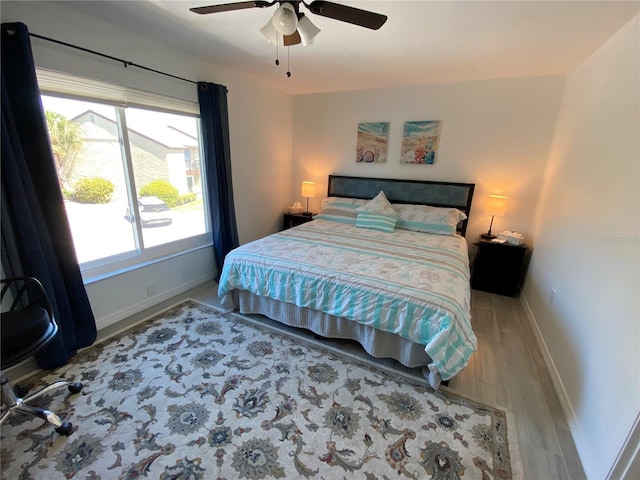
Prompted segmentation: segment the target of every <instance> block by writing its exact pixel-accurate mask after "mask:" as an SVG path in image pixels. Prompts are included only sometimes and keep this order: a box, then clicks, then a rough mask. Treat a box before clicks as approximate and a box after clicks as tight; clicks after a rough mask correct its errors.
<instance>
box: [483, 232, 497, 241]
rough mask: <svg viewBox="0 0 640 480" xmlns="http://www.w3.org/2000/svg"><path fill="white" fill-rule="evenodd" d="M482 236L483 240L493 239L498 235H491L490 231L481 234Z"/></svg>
mask: <svg viewBox="0 0 640 480" xmlns="http://www.w3.org/2000/svg"><path fill="white" fill-rule="evenodd" d="M480 238H482V239H483V240H493V239H494V238H496V236H495V235H491V234H490V233H483V234H482V235H480Z"/></svg>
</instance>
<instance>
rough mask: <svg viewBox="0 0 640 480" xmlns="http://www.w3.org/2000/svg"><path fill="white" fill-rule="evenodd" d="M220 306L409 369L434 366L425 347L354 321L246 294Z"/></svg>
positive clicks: (239, 292) (228, 297)
mask: <svg viewBox="0 0 640 480" xmlns="http://www.w3.org/2000/svg"><path fill="white" fill-rule="evenodd" d="M221 305H222V306H223V308H225V309H227V310H234V309H236V308H238V309H239V311H240V313H244V314H260V315H264V316H266V317H269V318H270V319H272V320H276V321H278V322H280V323H284V324H285V325H289V326H291V327H298V328H305V329H307V330H310V331H312V332H314V333H316V334H318V335H320V336H322V337H326V338H342V339H349V340H355V341H357V342H358V343H360V345H362V347H363V348H364V349H365V350H366V352H367V353H368V354H369V355H371V356H373V357H376V358H393V359H395V360H397V361H398V362H400V363H401V364H402V365H404V366H406V367H409V368H416V367H426V366H427V365H429V364H430V363H431V359H430V357H429V356H428V355H427V353H426V352H425V350H424V345H419V344H417V343H414V342H411V341H409V340H406V339H404V338H402V337H399V336H397V335H394V334H391V333H387V332H383V331H381V330H376V329H374V328H373V327H370V326H368V325H362V324H360V323H357V322H354V321H352V320H347V319H345V318H340V317H335V316H333V315H329V314H327V313H324V312H320V311H317V310H311V309H309V308H305V307H297V306H296V305H293V304H290V303H284V302H280V301H278V300H273V299H271V298H266V297H259V296H257V295H254V294H252V293H250V292H247V291H246V290H233V291H231V292H229V293H228V294H227V295H225V296H224V297H223V298H222V299H221ZM436 388H437V387H436Z"/></svg>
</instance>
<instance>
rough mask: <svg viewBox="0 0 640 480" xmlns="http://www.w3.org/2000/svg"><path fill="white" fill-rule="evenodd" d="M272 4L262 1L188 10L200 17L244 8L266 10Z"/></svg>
mask: <svg viewBox="0 0 640 480" xmlns="http://www.w3.org/2000/svg"><path fill="white" fill-rule="evenodd" d="M275 3H276V2H275V1H274V2H266V1H264V0H255V1H253V2H235V3H224V4H222V5H209V6H207V7H194V8H190V9H189V10H191V11H192V12H193V13H199V14H200V15H205V14H207V13H219V12H230V11H232V10H243V9H245V8H266V7H271V6H272V5H275Z"/></svg>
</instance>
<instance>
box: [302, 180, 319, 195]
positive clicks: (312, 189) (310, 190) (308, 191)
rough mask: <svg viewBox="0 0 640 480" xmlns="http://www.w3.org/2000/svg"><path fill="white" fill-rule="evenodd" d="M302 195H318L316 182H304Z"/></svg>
mask: <svg viewBox="0 0 640 480" xmlns="http://www.w3.org/2000/svg"><path fill="white" fill-rule="evenodd" d="M302 196H303V197H307V198H314V197H315V196H316V182H302Z"/></svg>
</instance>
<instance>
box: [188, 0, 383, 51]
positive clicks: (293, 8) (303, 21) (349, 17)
mask: <svg viewBox="0 0 640 480" xmlns="http://www.w3.org/2000/svg"><path fill="white" fill-rule="evenodd" d="M276 3H278V4H280V6H279V7H278V9H277V10H276V12H275V13H274V15H273V18H272V19H271V21H270V22H268V23H267V25H265V26H264V27H263V28H262V30H261V32H262V33H263V35H265V36H266V37H267V38H268V39H269V40H270V41H271V42H272V43H275V41H274V40H277V35H278V34H281V35H282V36H283V38H284V45H285V46H291V45H297V44H299V43H302V44H303V45H307V44H309V43H312V42H313V38H314V37H315V36H316V35H317V34H318V33H319V32H320V29H318V28H317V27H316V26H315V25H313V24H312V23H311V21H310V20H309V19H308V18H307V17H306V16H305V15H304V13H302V12H300V4H301V3H302V4H303V5H304V6H305V7H306V8H307V9H308V10H309V11H310V12H311V13H314V14H316V15H320V16H322V17H328V18H333V19H334V20H340V21H341V22H346V23H351V24H353V25H358V26H360V27H365V28H369V29H371V30H378V29H379V28H380V27H382V25H384V23H385V22H386V21H387V16H386V15H381V14H379V13H374V12H370V11H368V10H362V9H360V8H354V7H349V6H347V5H340V4H338V3H333V2H327V1H324V0H315V1H313V2H311V3H305V2H304V0H302V1H301V0H286V1H280V0H274V1H271V2H268V1H265V0H255V1H250V2H234V3H225V4H222V5H209V6H206V7H194V8H190V9H189V10H191V11H192V12H193V13H198V14H200V15H205V14H209V13H220V12H228V11H233V10H243V9H246V8H268V7H272V6H273V5H275V4H276ZM271 25H272V26H271Z"/></svg>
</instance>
